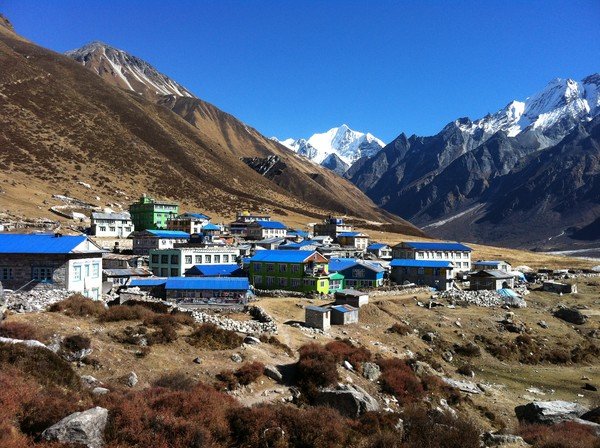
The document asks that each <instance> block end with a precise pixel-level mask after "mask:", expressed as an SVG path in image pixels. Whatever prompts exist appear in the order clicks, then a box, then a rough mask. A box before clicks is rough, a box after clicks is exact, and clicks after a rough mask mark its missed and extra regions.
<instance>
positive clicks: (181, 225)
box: [167, 218, 209, 235]
mask: <svg viewBox="0 0 600 448" xmlns="http://www.w3.org/2000/svg"><path fill="white" fill-rule="evenodd" d="M208 223H209V220H208V219H192V218H173V219H169V220H168V221H167V229H168V230H180V231H182V232H187V233H189V234H190V235H191V234H193V233H200V232H201V231H202V227H204V226H205V225H206V224H208Z"/></svg>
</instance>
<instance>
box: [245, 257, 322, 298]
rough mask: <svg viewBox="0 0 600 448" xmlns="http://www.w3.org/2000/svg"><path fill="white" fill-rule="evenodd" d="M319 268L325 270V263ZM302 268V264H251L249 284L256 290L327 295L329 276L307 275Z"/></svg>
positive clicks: (260, 262) (261, 262)
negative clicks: (322, 267)
mask: <svg viewBox="0 0 600 448" xmlns="http://www.w3.org/2000/svg"><path fill="white" fill-rule="evenodd" d="M321 266H324V267H325V268H327V264H326V263H323V264H321ZM304 267H305V266H304V264H302V263H272V262H263V261H259V262H251V263H250V283H252V285H253V286H254V287H255V288H256V289H284V290H288V291H300V292H318V293H323V294H327V293H328V292H329V276H328V275H324V276H319V277H315V276H311V275H308V274H306V273H305V272H304ZM326 270H327V269H326ZM268 278H271V280H268Z"/></svg>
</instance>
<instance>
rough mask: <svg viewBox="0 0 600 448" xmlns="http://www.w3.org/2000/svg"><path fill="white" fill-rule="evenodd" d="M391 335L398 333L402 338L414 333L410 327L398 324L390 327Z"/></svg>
mask: <svg viewBox="0 0 600 448" xmlns="http://www.w3.org/2000/svg"><path fill="white" fill-rule="evenodd" d="M388 331H389V332H390V333H397V334H399V335H400V336H406V335H408V334H411V333H412V330H411V329H410V327H409V326H408V325H406V324H404V323H402V322H396V323H395V324H394V325H392V326H391V327H390V329H389V330H388Z"/></svg>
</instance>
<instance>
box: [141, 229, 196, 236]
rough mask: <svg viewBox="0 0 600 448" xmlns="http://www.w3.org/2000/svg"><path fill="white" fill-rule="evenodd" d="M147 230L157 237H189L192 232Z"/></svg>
mask: <svg viewBox="0 0 600 448" xmlns="http://www.w3.org/2000/svg"><path fill="white" fill-rule="evenodd" d="M146 232H148V233H151V234H152V235H154V236H156V237H157V238H189V237H190V234H189V233H187V232H182V231H181V230H155V229H150V230H146Z"/></svg>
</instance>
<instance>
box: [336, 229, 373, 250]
mask: <svg viewBox="0 0 600 448" xmlns="http://www.w3.org/2000/svg"><path fill="white" fill-rule="evenodd" d="M337 242H338V243H339V244H340V245H341V246H351V247H354V248H355V249H358V250H360V251H365V250H367V246H368V245H369V236H368V235H365V234H364V233H361V232H342V233H338V236H337Z"/></svg>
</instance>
